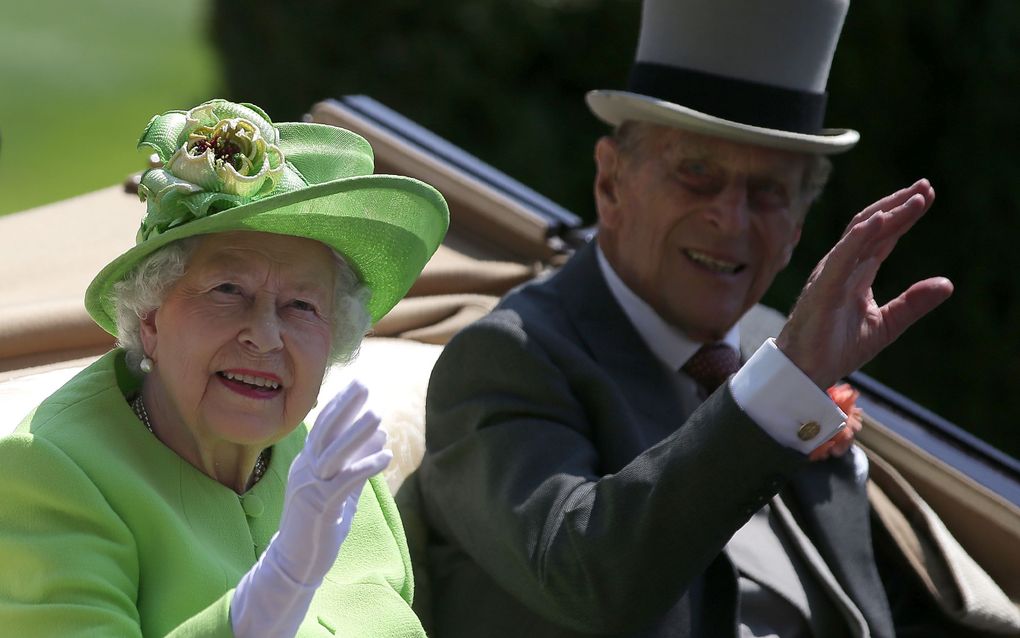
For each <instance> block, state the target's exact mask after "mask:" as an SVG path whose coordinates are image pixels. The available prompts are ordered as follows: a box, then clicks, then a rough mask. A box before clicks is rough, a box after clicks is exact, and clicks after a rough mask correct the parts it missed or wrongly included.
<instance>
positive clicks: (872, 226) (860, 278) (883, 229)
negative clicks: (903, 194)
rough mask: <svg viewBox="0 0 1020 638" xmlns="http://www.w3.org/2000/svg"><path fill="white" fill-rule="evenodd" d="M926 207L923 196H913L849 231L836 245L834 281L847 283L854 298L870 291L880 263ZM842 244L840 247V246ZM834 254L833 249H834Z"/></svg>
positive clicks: (922, 213)
mask: <svg viewBox="0 0 1020 638" xmlns="http://www.w3.org/2000/svg"><path fill="white" fill-rule="evenodd" d="M926 210H927V205H926V203H925V199H924V197H923V196H921V195H919V194H917V193H915V194H914V195H911V196H910V197H909V198H908V199H907V200H906V201H904V202H902V203H901V204H900V205H899V206H897V207H895V208H893V209H892V210H890V211H889V212H884V211H882V212H880V213H878V214H876V215H874V216H872V217H870V218H868V219H867V220H866V221H865V222H862V223H861V224H860V225H858V227H857V228H860V229H861V230H860V231H857V230H856V229H852V230H853V232H851V233H849V234H848V235H847V236H846V237H844V238H843V239H842V240H840V242H839V244H837V245H836V246H837V248H838V249H839V252H838V253H837V254H838V257H837V260H838V261H837V262H836V263H837V264H838V266H837V267H838V268H840V270H838V271H837V272H836V273H835V276H836V277H837V280H840V281H847V282H848V283H849V284H850V286H849V289H850V290H852V291H853V293H854V294H858V295H859V294H861V293H862V292H863V291H864V290H867V289H868V288H870V287H871V284H872V283H873V282H874V280H875V276H876V275H877V274H878V269H879V268H880V267H881V265H882V262H884V261H885V259H886V258H887V257H888V256H889V254H890V253H891V252H892V250H893V248H895V247H896V243H897V242H898V241H899V239H900V237H902V236H903V235H904V233H906V232H907V231H908V230H910V229H911V228H912V227H913V226H914V224H916V223H917V221H918V220H919V219H920V218H921V216H923V215H924V213H925V211H926ZM840 244H843V245H840ZM833 252H834V253H836V252H837V251H836V248H834V249H833Z"/></svg>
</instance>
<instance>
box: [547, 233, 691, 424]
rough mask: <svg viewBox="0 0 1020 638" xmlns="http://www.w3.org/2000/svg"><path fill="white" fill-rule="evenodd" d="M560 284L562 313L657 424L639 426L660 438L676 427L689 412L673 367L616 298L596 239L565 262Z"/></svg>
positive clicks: (643, 413)
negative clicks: (654, 350)
mask: <svg viewBox="0 0 1020 638" xmlns="http://www.w3.org/2000/svg"><path fill="white" fill-rule="evenodd" d="M556 285H557V288H558V290H559V292H560V296H561V298H562V300H563V309H564V312H565V313H566V315H567V316H568V317H569V318H570V320H571V322H572V323H573V324H574V326H575V328H576V329H577V332H578V334H579V335H580V338H581V341H582V342H583V343H584V344H585V347H586V348H587V349H588V351H589V352H590V353H591V355H592V357H593V358H594V359H595V360H596V361H598V363H599V366H600V367H601V368H602V369H603V370H605V371H606V373H607V374H608V375H609V376H610V377H612V378H613V380H614V382H615V383H616V385H617V386H618V387H619V388H620V390H621V391H622V392H623V394H624V396H626V397H627V399H628V403H629V404H630V406H631V408H632V409H633V410H634V411H635V412H637V413H638V414H639V415H640V416H641V417H642V419H643V420H644V421H645V422H646V423H647V424H652V425H653V426H655V427H651V428H650V427H647V426H645V427H642V428H640V430H641V431H643V432H649V431H651V432H656V433H657V434H659V435H660V437H659V438H662V437H663V436H666V435H668V434H669V433H670V432H672V431H673V429H675V428H676V426H677V425H679V424H680V423H682V422H683V421H684V420H685V419H686V417H687V415H686V414H684V410H683V404H684V401H682V400H681V397H679V396H678V393H677V388H676V385H675V380H674V379H672V378H671V376H670V373H669V371H668V370H666V368H665V366H664V365H663V364H662V362H661V361H659V359H658V358H656V356H655V355H654V354H653V353H652V352H651V350H649V349H648V346H647V344H645V342H644V340H643V339H642V338H641V336H640V335H639V334H638V333H637V330H635V329H634V326H633V325H632V324H631V322H630V319H628V318H627V315H626V314H624V312H623V309H622V308H621V307H620V305H619V303H617V301H616V298H615V297H613V294H612V292H611V291H610V290H609V286H608V285H607V284H606V280H605V278H604V277H603V276H602V271H601V270H600V269H599V265H598V261H597V257H596V255H595V250H594V247H593V245H592V244H588V245H587V246H585V247H584V248H582V249H581V250H580V251H578V253H577V254H576V255H575V256H574V258H573V259H571V260H570V262H568V263H567V265H566V266H564V267H563V270H562V271H560V273H559V275H558V276H557V282H556ZM674 376H675V375H674ZM655 442H657V441H651V442H650V443H655Z"/></svg>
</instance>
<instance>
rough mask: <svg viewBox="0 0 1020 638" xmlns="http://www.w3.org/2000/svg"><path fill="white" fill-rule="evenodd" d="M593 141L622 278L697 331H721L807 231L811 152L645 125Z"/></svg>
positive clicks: (608, 233) (602, 230)
mask: <svg viewBox="0 0 1020 638" xmlns="http://www.w3.org/2000/svg"><path fill="white" fill-rule="evenodd" d="M641 126H642V130H640V132H639V133H638V135H639V138H638V140H639V141H638V143H637V144H636V145H634V148H633V149H632V150H629V151H627V152H624V151H622V150H621V147H620V145H619V144H618V143H617V142H616V141H614V140H612V139H609V138H603V139H602V140H600V141H599V143H598V145H597V146H596V160H597V163H598V175H597V177H596V182H595V195H596V203H597V205H598V210H599V246H600V247H601V248H602V250H603V252H604V253H605V255H606V257H607V258H608V259H609V261H610V263H611V264H612V265H613V268H614V269H615V270H616V271H617V273H618V274H619V275H620V277H621V278H622V279H623V281H624V282H625V283H626V284H627V285H628V286H629V287H630V288H631V289H632V290H633V291H634V292H635V293H637V294H638V295H639V296H640V297H641V298H642V299H644V300H645V301H646V302H647V303H648V304H649V305H650V306H652V308H654V309H655V311H656V312H657V313H658V314H659V315H660V316H661V317H663V318H664V319H665V320H666V321H668V322H669V323H671V324H673V325H674V326H676V327H677V328H679V329H681V330H683V331H684V332H685V333H686V334H687V335H688V336H689V337H690V338H691V339H694V340H696V341H701V342H709V341H715V340H718V339H721V338H722V336H723V335H725V333H726V332H727V331H728V330H729V329H730V328H731V327H732V326H733V325H734V324H735V323H736V322H737V320H738V319H740V317H741V316H742V315H743V314H744V313H745V312H746V311H747V310H748V309H749V308H751V306H753V305H754V304H755V303H757V302H758V301H759V300H760V299H761V297H762V295H764V294H765V291H766V290H767V289H768V287H769V285H770V284H771V283H772V280H773V279H774V278H775V276H776V274H777V273H778V272H779V271H780V270H782V269H783V267H785V266H786V264H787V263H788V262H789V260H790V255H791V253H792V252H793V248H794V246H795V245H796V244H797V241H798V240H799V239H800V230H801V225H802V222H803V214H804V212H805V208H806V205H807V203H806V202H804V201H803V198H802V196H801V189H802V181H803V179H804V174H805V168H806V166H807V161H808V158H807V157H806V156H805V155H802V154H799V153H792V152H786V151H780V150H774V149H768V148H764V147H759V146H752V145H748V144H740V143H736V142H730V141H726V140H723V139H720V138H715V137H709V136H705V135H699V134H695V133H690V132H687V131H681V130H679V129H675V128H669V127H661V126H652V125H641Z"/></svg>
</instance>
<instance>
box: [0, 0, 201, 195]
mask: <svg viewBox="0 0 1020 638" xmlns="http://www.w3.org/2000/svg"><path fill="white" fill-rule="evenodd" d="M208 9H209V6H208V0H175V2H172V3H169V2H162V1H160V0H89V1H88V2H67V0H31V1H30V2H23V1H22V0H0V134H2V136H3V148H2V150H0V215H2V214H4V213H10V212H14V211H19V210H23V209H26V208H29V207H32V206H38V205H40V204H45V203H47V202H52V201H57V200H60V199H64V198H66V197H70V196H72V195H78V194H81V193H85V192H88V191H92V190H96V189H98V188H102V187H104V186H109V185H110V184H115V183H119V182H121V181H123V180H124V177H125V176H126V175H127V174H129V173H132V172H135V171H137V170H139V169H140V168H141V167H142V166H143V162H144V159H143V158H144V154H142V153H138V152H136V151H135V142H137V141H138V135H139V134H140V133H141V132H142V129H143V128H145V123H146V122H148V120H149V118H150V117H152V116H153V115H154V114H155V113H158V112H161V111H165V110H168V109H171V108H181V107H184V106H187V105H193V104H197V103H199V102H201V101H202V100H204V99H206V98H207V97H208V96H209V95H210V94H214V93H216V92H218V90H219V89H218V86H219V84H218V82H219V81H218V78H217V77H216V76H217V73H218V68H217V66H216V64H215V56H216V53H215V52H214V51H213V49H212V47H211V46H210V45H209V44H208V38H207V35H206V26H205V24H206V15H207V14H206V12H207V11H208Z"/></svg>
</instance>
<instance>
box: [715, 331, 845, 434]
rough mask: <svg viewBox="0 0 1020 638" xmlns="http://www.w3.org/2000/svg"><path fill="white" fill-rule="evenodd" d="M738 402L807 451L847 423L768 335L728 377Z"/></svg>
mask: <svg viewBox="0 0 1020 638" xmlns="http://www.w3.org/2000/svg"><path fill="white" fill-rule="evenodd" d="M730 392H731V393H732V395H733V399H734V401H736V402H737V405H738V406H740V409H741V410H743V411H744V412H745V413H746V414H747V415H748V416H749V417H751V420H753V421H754V422H755V423H757V424H758V426H759V427H761V429H763V430H765V432H766V433H768V435H769V436H771V437H772V438H773V439H775V440H776V441H777V442H778V443H780V444H781V445H785V446H786V447H789V448H793V449H795V450H797V451H799V452H801V453H803V454H810V453H811V452H812V451H814V449H815V448H817V447H818V446H820V445H821V444H822V443H825V442H826V441H828V440H829V439H830V438H832V436H833V435H834V434H836V432H839V431H840V430H842V429H843V428H844V427H845V426H846V418H847V417H846V415H845V414H843V411H842V410H840V409H839V408H838V407H836V404H835V403H833V401H832V399H830V398H829V395H828V394H826V393H825V392H823V391H821V390H820V389H819V388H818V386H817V385H815V383H814V382H813V381H811V379H809V378H808V377H807V375H805V374H804V373H803V372H801V370H800V368H798V367H797V365H796V364H795V363H793V362H792V361H790V360H789V359H788V358H787V357H786V355H785V354H783V353H782V351H780V350H779V348H778V347H776V340H775V339H769V340H768V341H766V342H765V343H763V344H762V346H761V347H760V348H758V350H757V351H756V352H755V353H754V355H752V356H751V358H750V359H749V360H748V361H747V363H745V364H744V365H743V366H742V367H741V368H740V370H738V371H737V373H736V374H735V375H733V378H732V379H731V380H730Z"/></svg>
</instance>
